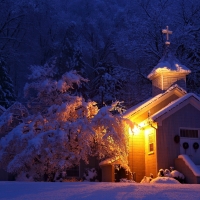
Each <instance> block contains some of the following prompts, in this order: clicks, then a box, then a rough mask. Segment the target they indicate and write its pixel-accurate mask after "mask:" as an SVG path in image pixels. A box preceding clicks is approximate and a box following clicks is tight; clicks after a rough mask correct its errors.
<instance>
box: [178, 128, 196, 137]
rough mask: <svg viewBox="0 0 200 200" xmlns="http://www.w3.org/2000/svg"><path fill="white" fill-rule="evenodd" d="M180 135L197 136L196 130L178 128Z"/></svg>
mask: <svg viewBox="0 0 200 200" xmlns="http://www.w3.org/2000/svg"><path fill="white" fill-rule="evenodd" d="M180 136H181V137H189V138H198V130H189V129H180Z"/></svg>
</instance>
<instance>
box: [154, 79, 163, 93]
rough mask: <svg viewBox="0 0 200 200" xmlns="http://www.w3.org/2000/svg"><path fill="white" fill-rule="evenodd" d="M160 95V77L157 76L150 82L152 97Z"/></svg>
mask: <svg viewBox="0 0 200 200" xmlns="http://www.w3.org/2000/svg"><path fill="white" fill-rule="evenodd" d="M160 93H162V76H157V77H156V78H154V79H153V80H152V96H156V95H157V94H160Z"/></svg>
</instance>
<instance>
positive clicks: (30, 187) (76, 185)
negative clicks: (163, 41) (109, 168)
mask: <svg viewBox="0 0 200 200" xmlns="http://www.w3.org/2000/svg"><path fill="white" fill-rule="evenodd" d="M0 199H1V200H3V199H6V200H7V199H15V200H41V199H42V200H45V199H48V200H55V199H59V200H62V199H70V200H71V199H87V200H88V199H92V200H98V199H123V200H124V199H146V200H155V199H159V200H162V199H165V200H166V199H170V200H172V199H173V200H174V199H177V200H179V199H181V200H184V199H187V200H189V199H192V200H197V199H198V200H199V199H200V185H189V184H141V183H105V182H101V183H96V182H65V183H64V182H63V183H60V182H56V183H47V182H46V183H44V182H0Z"/></svg>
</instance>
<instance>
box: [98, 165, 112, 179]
mask: <svg viewBox="0 0 200 200" xmlns="http://www.w3.org/2000/svg"><path fill="white" fill-rule="evenodd" d="M101 170H102V182H115V176H114V175H115V169H114V166H113V165H105V166H102V167H101Z"/></svg>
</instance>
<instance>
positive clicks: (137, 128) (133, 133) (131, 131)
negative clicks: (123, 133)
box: [129, 126, 140, 135]
mask: <svg viewBox="0 0 200 200" xmlns="http://www.w3.org/2000/svg"><path fill="white" fill-rule="evenodd" d="M139 132H140V128H139V127H138V126H134V128H133V129H131V128H130V127H129V134H130V135H138V134H139Z"/></svg>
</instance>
